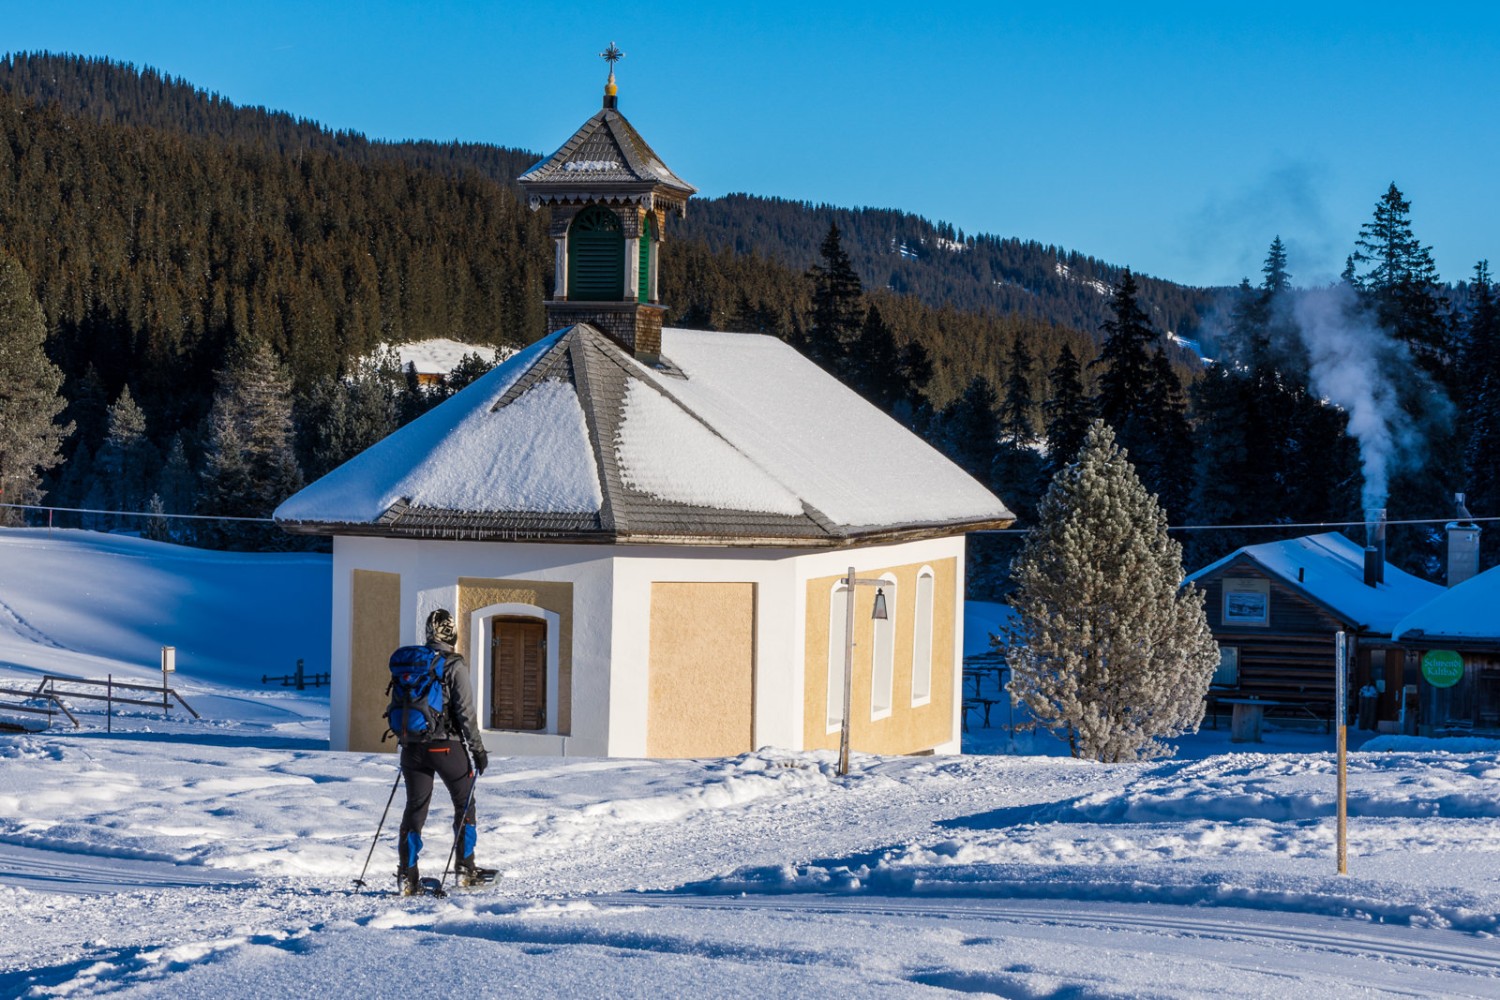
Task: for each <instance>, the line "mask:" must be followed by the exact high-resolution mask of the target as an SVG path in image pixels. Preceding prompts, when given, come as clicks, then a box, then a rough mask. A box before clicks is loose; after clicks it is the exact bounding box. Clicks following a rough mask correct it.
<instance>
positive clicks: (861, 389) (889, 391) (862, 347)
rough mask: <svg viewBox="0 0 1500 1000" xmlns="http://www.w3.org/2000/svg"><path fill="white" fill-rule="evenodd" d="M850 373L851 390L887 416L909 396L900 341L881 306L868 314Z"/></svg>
mask: <svg viewBox="0 0 1500 1000" xmlns="http://www.w3.org/2000/svg"><path fill="white" fill-rule="evenodd" d="M848 369H849V387H850V388H851V389H853V390H854V391H855V392H857V393H859V394H860V395H861V396H863V397H865V399H868V400H869V401H870V402H871V403H873V404H875V405H876V406H878V407H879V408H880V409H881V410H883V411H885V412H886V413H890V412H891V411H892V409H894V407H895V405H896V403H897V402H898V401H899V400H901V399H904V398H906V397H907V396H908V394H909V390H908V387H907V386H906V384H905V382H904V379H903V378H902V372H901V364H900V354H899V352H898V351H897V349H896V337H895V335H894V334H892V333H891V328H890V327H889V326H887V325H886V322H885V318H884V317H883V316H881V314H880V309H879V308H878V307H877V306H874V305H872V306H870V308H869V309H868V310H867V311H866V312H865V320H864V323H862V324H861V325H860V328H859V336H858V337H857V338H856V339H855V341H854V343H853V344H852V345H851V347H850V351H849V365H848Z"/></svg>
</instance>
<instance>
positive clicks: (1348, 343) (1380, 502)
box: [1291, 283, 1421, 508]
mask: <svg viewBox="0 0 1500 1000" xmlns="http://www.w3.org/2000/svg"><path fill="white" fill-rule="evenodd" d="M1291 312H1292V318H1293V320H1294V321H1295V325H1296V328H1297V330H1298V332H1299V334H1300V335H1301V337H1302V342H1303V345H1304V346H1305V347H1306V348H1307V355H1308V365H1309V368H1308V373H1309V376H1310V378H1311V384H1312V388H1313V390H1314V391H1315V392H1317V393H1318V394H1319V395H1321V396H1323V397H1324V398H1325V399H1327V400H1328V401H1330V402H1332V403H1335V404H1337V405H1338V406H1339V407H1341V408H1342V409H1343V410H1344V411H1345V412H1346V413H1347V414H1348V415H1349V433H1350V434H1351V435H1353V436H1354V438H1355V440H1356V441H1358V442H1359V456H1360V462H1361V464H1362V465H1363V467H1364V479H1365V484H1364V491H1363V495H1362V506H1364V507H1365V508H1371V507H1385V506H1386V498H1387V494H1388V493H1389V484H1390V477H1391V474H1392V473H1393V472H1395V471H1396V469H1397V468H1398V467H1400V466H1401V465H1402V464H1403V463H1404V462H1405V461H1406V460H1407V458H1408V456H1412V455H1414V454H1415V453H1416V449H1417V448H1418V447H1419V445H1420V443H1421V441H1420V435H1419V434H1418V433H1417V431H1416V429H1415V428H1414V427H1413V426H1412V425H1411V422H1410V421H1409V420H1408V419H1407V417H1406V413H1405V412H1404V411H1403V410H1402V408H1401V406H1400V404H1399V402H1398V400H1397V397H1396V387H1395V385H1394V384H1393V383H1392V381H1391V380H1390V378H1389V376H1388V373H1392V372H1396V373H1399V372H1406V373H1408V377H1409V375H1410V373H1411V372H1412V371H1413V368H1412V365H1411V359H1410V357H1409V355H1408V353H1407V350H1406V345H1404V344H1402V343H1400V342H1399V341H1397V340H1394V339H1392V338H1391V337H1390V335H1388V334H1387V333H1386V332H1385V331H1383V330H1381V329H1380V328H1379V327H1378V326H1376V325H1375V323H1374V322H1373V320H1372V319H1371V318H1370V317H1368V316H1367V315H1366V314H1365V313H1364V312H1363V311H1362V310H1361V309H1360V307H1359V303H1358V301H1357V299H1356V297H1355V294H1354V290H1353V289H1352V288H1350V287H1349V285H1347V284H1342V283H1341V284H1338V285H1333V286H1330V287H1327V288H1316V289H1309V290H1307V291H1303V292H1299V293H1297V294H1296V295H1294V296H1292V297H1291Z"/></svg>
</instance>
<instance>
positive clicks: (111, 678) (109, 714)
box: [104, 674, 115, 733]
mask: <svg viewBox="0 0 1500 1000" xmlns="http://www.w3.org/2000/svg"><path fill="white" fill-rule="evenodd" d="M114 721H115V675H114V674H108V675H106V677H105V682H104V731H105V732H106V733H108V732H113V731H114Z"/></svg>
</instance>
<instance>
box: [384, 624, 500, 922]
mask: <svg viewBox="0 0 1500 1000" xmlns="http://www.w3.org/2000/svg"><path fill="white" fill-rule="evenodd" d="M457 641H458V635H457V633H456V632H455V631H454V629H453V616H452V615H451V614H449V613H448V612H447V611H446V610H444V609H442V608H439V609H438V610H436V611H434V612H433V613H432V614H430V615H428V616H427V645H428V646H429V647H430V648H432V649H434V650H436V651H438V652H440V653H442V654H443V657H444V665H443V715H442V717H441V718H440V719H439V720H438V723H437V725H436V726H434V728H433V731H432V732H431V733H430V734H423V735H421V736H418V735H417V734H410V735H408V737H407V739H406V740H405V741H404V742H403V743H402V744H401V774H402V777H403V778H404V779H405V781H406V810H405V812H403V813H402V814H401V832H400V840H399V841H398V842H397V854H398V861H397V863H398V865H399V867H398V868H397V870H396V877H397V879H399V880H400V882H401V892H402V894H403V895H407V896H413V895H417V894H420V893H421V892H422V882H421V876H420V875H419V874H418V871H417V857H418V855H420V854H421V853H422V825H423V824H424V823H425V822H426V821H427V808H428V806H429V805H430V804H431V803H432V779H433V776H434V775H436V776H437V777H439V778H442V779H443V784H444V785H445V786H446V787H447V789H448V796H449V797H450V798H451V799H452V800H453V836H454V838H455V840H456V841H457V844H458V855H459V859H458V884H459V885H478V884H480V883H482V882H486V881H489V879H491V878H493V877H494V874H493V872H492V871H491V870H489V869H482V868H479V867H478V866H477V865H475V864H474V843H475V825H474V800H473V789H474V779H475V778H476V777H478V776H479V775H481V774H483V773H484V769H485V768H486V767H487V766H488V765H489V762H490V755H489V754H488V753H487V752H486V751H485V749H484V743H482V742H481V741H480V738H479V723H478V721H477V720H476V719H475V716H474V686H473V685H472V684H471V683H470V681H469V668H468V665H467V664H465V663H464V658H463V657H462V656H460V655H459V654H458V653H457V652H456V651H455V650H454V648H453V644H454V643H455V642H457ZM471 758H472V764H471V763H470V760H471ZM466 803H467V805H468V809H467V811H465V809H464V806H465V804H466Z"/></svg>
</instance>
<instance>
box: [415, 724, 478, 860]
mask: <svg viewBox="0 0 1500 1000" xmlns="http://www.w3.org/2000/svg"><path fill="white" fill-rule="evenodd" d="M401 775H402V777H403V779H404V780H405V781H406V811H405V812H403V813H402V814H401V839H400V841H399V842H398V845H397V854H398V857H399V859H400V865H401V867H402V868H410V867H412V866H414V865H415V864H416V863H417V856H418V855H420V854H421V853H422V825H423V824H424V823H426V822H427V807H428V806H430V805H431V804H432V778H433V776H434V775H436V776H437V777H439V778H442V779H443V784H444V785H445V786H447V789H448V797H449V798H451V799H452V800H453V837H454V839H455V840H456V841H457V843H458V852H457V853H458V858H459V860H460V861H472V860H473V859H474V839H475V837H474V833H475V831H474V800H473V797H472V795H471V794H470V793H471V792H472V791H473V788H474V768H473V767H472V766H471V765H470V764H469V752H468V750H466V749H465V748H464V745H463V743H462V741H460V740H434V741H432V742H431V743H412V744H409V745H407V746H403V747H402V748H401ZM465 802H467V803H468V804H469V811H468V813H467V814H465V813H464V811H463V809H464V803H465Z"/></svg>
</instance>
